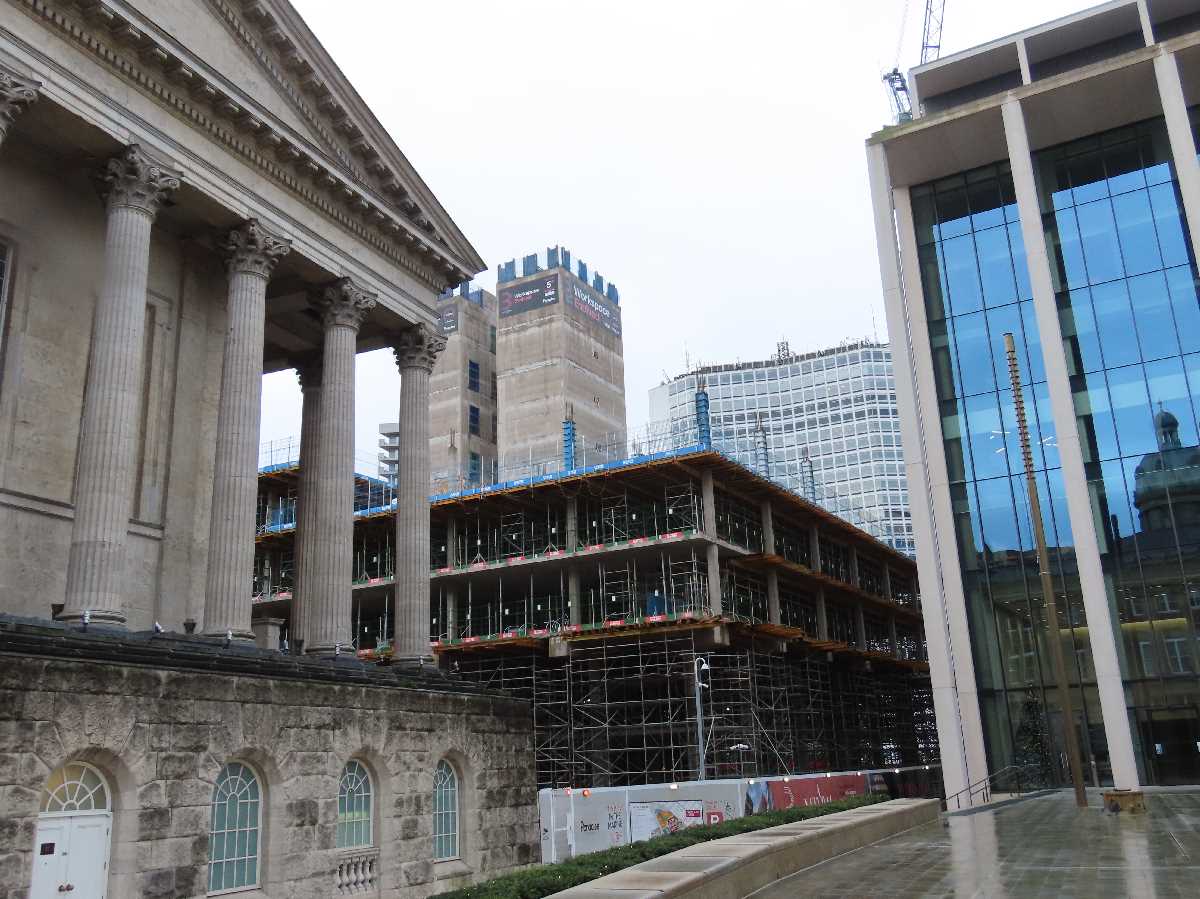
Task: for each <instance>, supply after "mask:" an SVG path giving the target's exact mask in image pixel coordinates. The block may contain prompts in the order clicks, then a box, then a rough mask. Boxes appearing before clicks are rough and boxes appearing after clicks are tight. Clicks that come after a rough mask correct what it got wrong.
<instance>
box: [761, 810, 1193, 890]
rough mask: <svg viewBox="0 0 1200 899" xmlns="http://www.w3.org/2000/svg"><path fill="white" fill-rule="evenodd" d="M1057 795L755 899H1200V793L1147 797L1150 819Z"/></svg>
mask: <svg viewBox="0 0 1200 899" xmlns="http://www.w3.org/2000/svg"><path fill="white" fill-rule="evenodd" d="M1089 802H1090V804H1089V807H1088V808H1087V809H1078V808H1076V807H1075V803H1074V799H1073V796H1072V795H1071V794H1070V793H1069V792H1065V793H1063V792H1056V793H1053V794H1050V795H1046V796H1042V797H1039V798H1034V799H1028V800H1024V801H1021V802H1018V803H1016V804H1013V805H1007V806H1003V807H999V808H994V809H993V808H985V809H983V810H981V811H979V812H977V813H973V814H969V815H949V816H946V817H945V818H944V819H943V821H941V822H938V823H934V824H928V825H923V826H921V827H916V828H913V829H912V830H909V831H907V832H905V833H903V834H900V835H898V836H895V837H891V838H890V839H886V840H883V841H881V842H878V843H875V844H874V845H871V846H867V847H865V848H862V849H858V850H856V851H854V852H850V853H847V854H845V855H842V856H839V857H837V858H834V859H831V860H830V861H826V862H823V863H822V864H818V865H814V866H812V867H810V868H806V869H805V870H803V871H800V872H798V873H796V874H793V875H791V876H789V877H786V878H784V879H783V880H779V881H777V882H776V883H774V884H772V885H770V886H768V887H764V888H763V889H761V890H759V891H758V892H756V893H753V894H752V895H753V899H797V897H809V896H814V897H815V896H871V897H880V899H909V897H917V896H951V897H968V896H969V897H991V896H1008V897H1021V899H1042V897H1054V899H1058V897H1080V899H1110V897H1112V899H1116V897H1122V899H1123V897H1127V896H1134V897H1138V899H1166V897H1175V896H1196V895H1200V887H1198V886H1197V884H1200V791H1195V792H1182V791H1162V792H1155V791H1148V792H1147V794H1146V804H1147V808H1148V812H1147V814H1145V815H1111V814H1108V813H1107V812H1105V811H1104V810H1103V807H1102V803H1101V799H1100V794H1099V792H1097V791H1089Z"/></svg>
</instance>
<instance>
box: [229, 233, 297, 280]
mask: <svg viewBox="0 0 1200 899" xmlns="http://www.w3.org/2000/svg"><path fill="white" fill-rule="evenodd" d="M221 249H222V250H224V251H225V254H226V258H225V264H226V266H227V267H228V269H229V274H230V275H233V274H235V273H244V274H248V275H258V276H259V277H260V278H270V277H271V272H272V271H273V270H274V269H275V263H276V262H278V261H279V260H280V259H282V258H283V257H284V256H286V255H287V254H288V253H290V252H291V251H292V242H291V240H289V239H288V238H286V237H282V236H280V235H278V234H272V233H271V232H270V231H268V230H267V229H266V228H264V227H263V225H262V223H261V222H260V221H259V220H258V219H246V221H244V222H242V223H241V224H240V225H238V226H237V227H236V228H234V229H233V230H232V231H230V232H229V234H228V235H227V236H226V238H225V242H224V243H223V244H222V245H221Z"/></svg>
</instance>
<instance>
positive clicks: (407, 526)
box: [395, 325, 446, 659]
mask: <svg viewBox="0 0 1200 899" xmlns="http://www.w3.org/2000/svg"><path fill="white" fill-rule="evenodd" d="M445 348H446V338H444V337H442V336H441V335H439V334H435V333H434V332H433V330H432V329H431V328H429V327H428V326H426V325H413V326H412V327H410V328H406V329H405V330H404V331H402V332H401V333H400V336H399V338H398V339H397V341H396V346H395V353H396V365H397V366H398V367H399V369H400V424H399V428H400V463H399V471H398V472H397V475H396V487H397V490H396V493H397V497H396V655H397V656H399V657H402V658H409V659H423V658H427V657H429V656H430V654H431V653H430V650H429V375H430V373H431V372H432V371H433V364H434V362H436V361H437V357H438V354H439V353H440V352H441V351H442V350H444V349H445Z"/></svg>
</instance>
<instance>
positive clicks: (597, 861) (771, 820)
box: [434, 794, 888, 899]
mask: <svg viewBox="0 0 1200 899" xmlns="http://www.w3.org/2000/svg"><path fill="white" fill-rule="evenodd" d="M887 798H888V797H887V795H886V794H885V795H875V794H868V795H866V796H853V797H851V798H849V799H839V800H838V801H837V802H827V803H826V804H824V805H808V806H799V807H797V808H789V809H782V810H780V811H775V812H763V813H762V814H760V815H750V816H748V817H745V818H733V819H732V820H729V821H722V822H721V823H720V824H706V825H703V826H701V827H689V828H687V829H685V830H681V831H678V832H676V833H672V834H667V835H666V836H661V837H657V838H655V839H653V840H646V841H644V842H641V843H634V844H633V845H632V846H617V847H615V848H613V849H605V850H603V851H602V852H593V853H591V854H589V855H580V856H578V857H576V858H572V859H568V860H567V861H564V862H559V863H557V864H554V865H533V866H531V867H529V868H525V869H523V870H521V871H516V872H514V873H512V874H505V875H504V876H503V877H497V878H496V879H494V880H489V881H486V882H484V883H479V884H475V885H474V886H469V887H463V888H462V889H459V890H451V891H450V892H448V893H439V894H438V895H437V896H435V897H434V899H542V897H544V896H549V895H552V894H553V893H557V892H559V891H560V890H565V889H568V888H570V887H574V886H579V885H580V884H581V883H587V882H588V881H590V880H595V879H596V878H597V877H603V876H604V875H605V874H612V873H613V872H615V871H620V870H622V869H623V868H629V867H631V866H633V865H637V864H640V863H641V862H644V861H649V860H650V859H652V858H658V857H659V856H660V855H667V854H669V853H671V852H676V851H678V850H680V849H685V848H687V847H688V846H694V845H695V844H696V843H704V842H707V841H708V840H719V839H721V838H722V837H731V836H735V835H736V834H739V833H749V832H750V831H752V830H761V829H762V828H764V827H776V826H778V825H780V824H791V823H793V822H795V821H804V820H806V819H808V818H817V817H820V816H821V815H830V814H833V813H834V812H844V811H846V810H847V809H852V808H858V807H859V806H862V805H871V804H872V803H875V802H883V801H885V800H886V799H887Z"/></svg>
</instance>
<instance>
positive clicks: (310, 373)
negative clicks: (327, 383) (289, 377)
mask: <svg viewBox="0 0 1200 899" xmlns="http://www.w3.org/2000/svg"><path fill="white" fill-rule="evenodd" d="M324 373H325V365H324V362H323V361H322V359H321V357H320V356H312V357H309V358H307V359H301V360H298V361H297V362H296V380H297V381H299V382H300V391H301V392H302V393H308V392H309V391H310V390H320V389H321V378H322V376H323V375H324Z"/></svg>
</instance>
